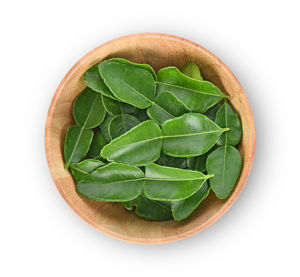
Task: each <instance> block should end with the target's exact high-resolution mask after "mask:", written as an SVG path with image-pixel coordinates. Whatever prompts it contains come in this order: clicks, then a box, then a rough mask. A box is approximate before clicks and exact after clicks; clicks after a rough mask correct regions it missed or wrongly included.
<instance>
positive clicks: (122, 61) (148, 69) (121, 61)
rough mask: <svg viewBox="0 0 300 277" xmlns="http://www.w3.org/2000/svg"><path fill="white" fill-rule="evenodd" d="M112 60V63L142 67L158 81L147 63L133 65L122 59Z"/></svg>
mask: <svg viewBox="0 0 300 277" xmlns="http://www.w3.org/2000/svg"><path fill="white" fill-rule="evenodd" d="M110 60H111V61H117V62H120V63H124V64H129V65H133V66H138V67H141V68H143V69H146V70H147V71H148V72H149V73H150V74H152V76H153V78H154V80H156V79H157V77H156V74H155V71H154V69H153V68H152V67H151V66H150V65H149V64H145V63H133V62H131V61H128V60H126V59H122V58H112V59H110Z"/></svg>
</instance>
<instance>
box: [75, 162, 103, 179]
mask: <svg viewBox="0 0 300 277" xmlns="http://www.w3.org/2000/svg"><path fill="white" fill-rule="evenodd" d="M104 165H105V164H104V163H103V162H101V161H99V160H93V159H87V160H84V161H82V162H80V163H77V164H72V165H70V170H71V173H72V175H73V177H74V179H75V181H79V180H81V179H83V178H84V177H85V176H86V175H88V174H89V173H91V172H92V171H94V170H95V169H97V168H98V167H101V166H104Z"/></svg>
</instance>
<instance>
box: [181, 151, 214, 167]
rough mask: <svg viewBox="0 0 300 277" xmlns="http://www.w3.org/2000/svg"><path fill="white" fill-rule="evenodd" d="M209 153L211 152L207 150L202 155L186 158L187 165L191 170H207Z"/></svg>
mask: <svg viewBox="0 0 300 277" xmlns="http://www.w3.org/2000/svg"><path fill="white" fill-rule="evenodd" d="M208 154H209V152H207V153H205V154H203V155H201V156H197V157H188V158H186V161H187V167H188V168H189V169H191V170H197V171H200V172H204V171H206V159H207V156H208Z"/></svg>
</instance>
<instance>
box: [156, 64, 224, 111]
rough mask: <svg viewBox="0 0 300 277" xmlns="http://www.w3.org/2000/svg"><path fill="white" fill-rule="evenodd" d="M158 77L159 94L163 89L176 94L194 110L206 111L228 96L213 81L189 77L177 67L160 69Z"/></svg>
mask: <svg viewBox="0 0 300 277" xmlns="http://www.w3.org/2000/svg"><path fill="white" fill-rule="evenodd" d="M157 77H158V82H157V94H158V95H159V94H160V93H162V92H163V91H169V92H171V93H173V94H175V96H176V97H177V98H178V99H179V100H181V101H182V102H183V103H184V104H185V105H186V106H187V107H188V108H189V109H190V110H191V111H192V112H199V113H205V112H206V111H207V110H208V109H209V108H210V107H212V106H214V105H215V104H216V103H218V102H219V101H220V100H221V99H223V98H224V97H228V96H227V95H224V94H223V93H222V92H221V91H220V89H219V88H218V87H216V86H215V85H214V84H212V83H211V82H208V81H199V80H196V79H192V78H190V77H187V76H186V75H184V74H183V73H181V72H180V71H179V70H178V69H177V68H176V67H172V66H170V67H166V68H162V69H160V70H159V71H158V73H157Z"/></svg>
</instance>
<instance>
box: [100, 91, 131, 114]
mask: <svg viewBox="0 0 300 277" xmlns="http://www.w3.org/2000/svg"><path fill="white" fill-rule="evenodd" d="M101 99H102V102H103V106H104V108H105V110H106V111H107V112H108V113H110V114H112V115H118V114H122V113H123V114H124V113H132V112H133V111H134V110H135V107H134V106H131V105H129V104H127V103H122V102H119V101H117V100H113V99H111V98H109V97H106V96H104V95H103V94H102V96H101Z"/></svg>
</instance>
